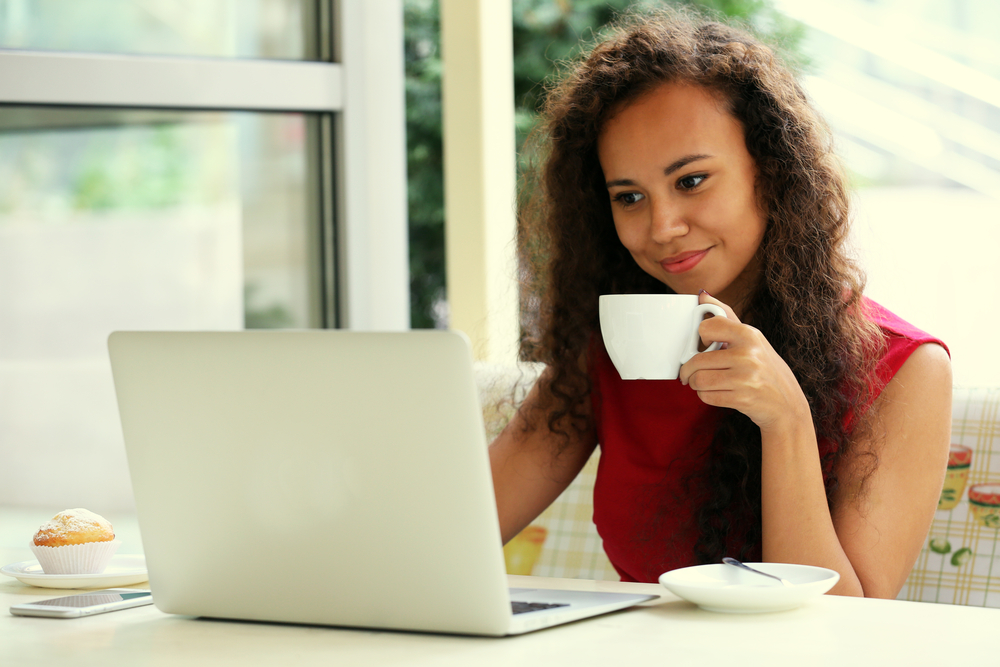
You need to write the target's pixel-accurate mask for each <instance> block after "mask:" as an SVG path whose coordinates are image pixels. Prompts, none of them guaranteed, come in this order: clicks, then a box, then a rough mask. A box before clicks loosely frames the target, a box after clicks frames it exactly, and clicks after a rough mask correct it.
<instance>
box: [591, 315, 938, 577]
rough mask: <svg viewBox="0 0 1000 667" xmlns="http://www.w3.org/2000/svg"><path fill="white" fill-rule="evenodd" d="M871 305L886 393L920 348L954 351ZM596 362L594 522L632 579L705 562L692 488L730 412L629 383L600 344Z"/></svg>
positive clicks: (659, 387) (676, 391) (679, 393)
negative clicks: (671, 498)
mask: <svg viewBox="0 0 1000 667" xmlns="http://www.w3.org/2000/svg"><path fill="white" fill-rule="evenodd" d="M865 305H866V309H867V312H868V316H869V318H870V319H871V320H872V321H874V322H875V323H876V324H878V326H879V327H880V328H881V329H882V331H883V333H884V335H885V339H886V347H885V353H884V356H883V357H882V359H881V360H880V361H879V364H878V367H877V369H876V375H877V378H876V382H875V386H876V388H877V391H881V388H882V387H884V386H885V385H886V384H887V383H888V382H889V380H891V379H892V377H893V376H894V375H895V374H896V372H897V371H898V370H899V369H900V368H901V367H902V365H903V363H904V362H905V361H906V360H907V359H908V358H909V356H910V354H912V353H913V351H914V350H916V349H917V347H919V346H920V345H922V344H924V343H937V344H939V345H941V346H942V347H945V345H944V343H942V342H941V341H940V340H938V339H937V338H934V337H933V336H930V335H929V334H927V333H924V332H923V331H920V330H919V329H917V328H916V327H913V326H912V325H910V324H908V323H906V322H904V321H903V320H902V319H900V318H899V317H897V316H896V315H894V314H893V313H891V312H889V311H888V310H886V309H884V308H882V307H881V306H879V305H878V304H876V303H875V302H874V301H871V300H869V299H865ZM945 349H946V350H947V347H945ZM589 361H590V364H589V367H590V376H591V382H592V383H593V392H592V401H593V414H594V421H595V426H596V429H597V437H598V442H599V443H600V447H601V459H600V465H599V467H598V470H597V482H596V484H595V487H594V523H595V524H596V526H597V532H598V533H599V534H600V535H601V538H602V539H603V540H604V550H605V552H606V553H607V555H608V558H609V559H610V560H611V564H612V565H614V566H615V569H616V570H618V573H619V574H620V575H621V578H622V581H644V582H656V581H657V579H658V577H659V575H660V574H662V573H663V572H666V571H667V570H673V569H676V568H679V567H686V566H688V565H696V564H697V561H696V560H695V556H694V546H695V543H696V542H697V539H698V529H697V523H696V518H697V509H698V507H699V506H700V502H699V494H700V493H701V492H702V490H700V489H698V488H690V487H689V485H688V484H687V482H689V481H691V480H695V481H696V480H697V479H698V475H699V473H700V471H701V469H702V466H703V465H704V463H705V456H706V454H707V451H708V447H709V445H710V444H711V441H712V436H713V435H714V433H715V427H716V423H717V421H718V420H719V418H720V416H721V415H722V414H723V410H724V409H723V408H716V407H712V406H709V405H706V404H704V403H702V402H701V400H700V399H699V398H698V394H697V393H696V392H695V391H694V390H693V389H691V388H690V387H686V386H684V385H682V384H681V383H680V382H679V381H677V380H622V379H621V377H620V376H619V375H618V371H617V370H615V367H614V364H612V362H611V359H610V358H609V357H608V353H607V351H606V350H605V349H604V345H603V344H601V343H600V342H598V343H597V344H596V345H594V348H593V349H592V350H591V353H590V360H589ZM670 492H673V493H676V494H677V497H678V502H674V503H667V502H665V499H664V497H663V495H664V493H670ZM705 492H706V493H707V490H705ZM758 560H759V554H758Z"/></svg>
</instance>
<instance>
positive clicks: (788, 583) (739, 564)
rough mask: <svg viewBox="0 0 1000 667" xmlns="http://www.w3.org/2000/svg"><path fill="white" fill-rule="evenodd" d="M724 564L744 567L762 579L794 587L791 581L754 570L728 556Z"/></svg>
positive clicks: (724, 559)
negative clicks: (770, 579)
mask: <svg viewBox="0 0 1000 667" xmlns="http://www.w3.org/2000/svg"><path fill="white" fill-rule="evenodd" d="M722 562H723V563H725V564H726V565H732V566H734V567H742V568H743V569H744V570H750V571H751V572H753V573H754V574H759V575H761V576H762V577H770V578H772V579H777V580H778V581H780V582H781V584H782V585H783V586H791V585H792V583H791V582H790V581H787V580H785V579H782V578H781V577H776V576H774V575H773V574H768V573H767V572H761V571H760V570H755V569H754V568H752V567H750V566H749V565H746V564H744V563H741V562H740V561H738V560H736V559H735V558H730V557H729V556H726V557H725V558H723V559H722Z"/></svg>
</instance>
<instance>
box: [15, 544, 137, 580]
mask: <svg viewBox="0 0 1000 667" xmlns="http://www.w3.org/2000/svg"><path fill="white" fill-rule="evenodd" d="M120 545H121V540H111V541H110V542H87V543H85V544H70V545H67V546H64V547H40V546H37V545H36V544H35V543H34V542H32V543H30V544H28V546H29V547H30V548H31V552H32V553H33V554H35V558H37V559H38V564H39V565H41V566H42V572H44V573H45V574H101V573H102V572H104V570H105V569H106V568H107V567H108V562H109V561H110V560H111V557H112V556H114V555H115V552H116V551H118V547H119V546H120Z"/></svg>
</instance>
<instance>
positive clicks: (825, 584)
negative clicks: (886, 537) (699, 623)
mask: <svg viewBox="0 0 1000 667" xmlns="http://www.w3.org/2000/svg"><path fill="white" fill-rule="evenodd" d="M747 565H749V566H751V567H753V568H756V569H758V570H760V571H761V572H766V573H767V574H773V575H775V576H778V577H781V578H782V579H786V580H787V581H788V582H790V583H791V584H792V585H791V586H784V585H782V584H781V583H780V582H778V581H773V580H771V579H768V578H767V577H762V576H760V575H759V574H754V573H753V572H747V571H746V570H741V569H740V568H738V567H733V566H732V565H724V564H722V563H717V564H711V565H696V566H694V567H685V568H681V569H679V570H672V571H670V572H664V573H663V574H661V575H660V583H661V584H663V585H664V586H665V587H666V588H667V590H669V591H670V592H671V593H673V594H674V595H677V596H679V597H682V598H684V599H685V600H687V601H689V602H693V603H695V604H696V605H698V606H699V607H701V608H702V609H705V610H707V611H721V612H726V613H735V614H754V613H760V612H765V611H784V610H786V609H794V608H796V607H798V606H800V605H802V603H804V602H805V601H806V600H808V599H809V598H812V597H816V596H819V595H822V594H823V593H826V592H827V591H828V590H830V589H831V588H833V585H834V584H836V583H837V581H839V580H840V573H838V572H835V571H833V570H828V569H826V568H825V567H813V566H811V565H792V564H790V563H747Z"/></svg>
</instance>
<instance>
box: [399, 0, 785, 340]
mask: <svg viewBox="0 0 1000 667" xmlns="http://www.w3.org/2000/svg"><path fill="white" fill-rule="evenodd" d="M664 5H689V6H694V7H697V8H702V9H706V10H708V11H710V12H715V13H717V14H720V15H723V16H726V17H731V18H735V19H737V20H740V21H743V22H745V23H748V24H750V25H751V26H753V27H754V29H755V30H756V31H757V32H758V33H760V34H761V35H762V36H764V37H765V38H766V39H768V41H769V42H770V43H772V44H775V45H777V46H778V47H779V48H780V49H781V50H782V52H783V54H784V56H785V58H786V60H788V61H790V62H791V63H792V64H793V65H797V66H802V65H803V64H804V61H803V59H802V58H801V56H799V55H798V54H797V52H796V45H797V43H798V41H799V39H800V38H801V36H802V34H803V33H802V28H801V26H799V25H798V24H797V23H794V22H792V21H789V20H788V19H786V18H784V17H783V16H782V15H781V14H779V13H778V12H777V11H776V10H774V8H773V7H772V6H771V3H770V0H638V1H636V0H572V1H571V0H513V32H514V103H515V105H516V108H515V122H516V128H515V129H516V133H517V135H516V136H517V147H518V152H519V153H520V152H521V148H522V146H523V145H524V141H525V139H526V138H527V136H528V135H529V134H530V133H531V131H532V129H533V128H534V127H535V124H536V123H537V122H538V110H539V109H540V108H541V106H542V104H543V103H544V95H545V84H546V82H548V81H551V80H552V78H553V76H554V75H557V74H558V72H559V64H560V63H561V62H565V61H567V60H570V59H573V58H574V57H576V56H578V55H579V54H580V53H581V52H582V50H584V49H586V48H587V45H588V44H590V43H592V42H593V41H595V39H596V38H597V37H598V36H599V35H600V32H601V30H602V28H604V27H605V26H607V24H608V23H610V22H611V21H612V20H613V19H614V18H615V16H616V15H617V14H619V13H621V12H623V11H625V10H627V9H629V8H630V7H634V8H651V7H657V6H664ZM404 21H405V24H404V29H405V36H404V39H405V44H404V53H405V58H406V63H405V66H406V144H407V145H406V148H407V174H408V181H409V185H408V201H409V234H410V308H411V316H410V324H411V326H412V327H413V328H417V329H423V328H433V327H437V328H445V327H447V325H448V322H447V306H446V300H445V299H446V284H445V275H444V266H445V257H444V184H443V157H442V139H441V136H442V134H441V132H442V131H441V73H442V69H443V68H442V63H441V39H440V21H439V11H438V0H404Z"/></svg>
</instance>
